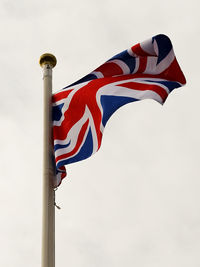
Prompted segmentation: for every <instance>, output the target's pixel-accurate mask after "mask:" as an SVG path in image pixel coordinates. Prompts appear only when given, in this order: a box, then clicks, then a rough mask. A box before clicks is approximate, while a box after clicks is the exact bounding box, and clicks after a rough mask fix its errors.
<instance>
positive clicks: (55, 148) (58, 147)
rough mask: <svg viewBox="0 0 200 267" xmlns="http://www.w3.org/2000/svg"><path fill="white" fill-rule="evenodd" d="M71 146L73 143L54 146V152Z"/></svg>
mask: <svg viewBox="0 0 200 267" xmlns="http://www.w3.org/2000/svg"><path fill="white" fill-rule="evenodd" d="M70 144H71V141H70V142H69V143H67V144H65V145H55V146H54V151H56V150H58V149H61V148H66V147H68V146H69V145H70Z"/></svg>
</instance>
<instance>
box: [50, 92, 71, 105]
mask: <svg viewBox="0 0 200 267" xmlns="http://www.w3.org/2000/svg"><path fill="white" fill-rule="evenodd" d="M72 90H73V89H71V90H67V91H64V90H63V91H61V92H58V93H56V94H55V95H53V96H52V101H53V103H55V102H57V101H59V100H62V99H63V98H67V97H68V95H69V94H70V93H71V91H72Z"/></svg>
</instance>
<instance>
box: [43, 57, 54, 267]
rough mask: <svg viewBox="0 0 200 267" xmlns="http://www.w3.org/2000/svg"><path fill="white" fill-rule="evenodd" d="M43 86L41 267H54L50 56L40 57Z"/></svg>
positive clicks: (51, 64) (52, 60) (51, 58)
mask: <svg viewBox="0 0 200 267" xmlns="http://www.w3.org/2000/svg"><path fill="white" fill-rule="evenodd" d="M39 63H40V66H41V67H42V68H43V85H44V94H43V95H44V97H43V98H44V99H43V101H44V111H43V112H44V114H43V122H44V130H43V218H42V264H41V266H42V267H55V205H54V203H55V191H54V187H53V178H54V175H55V166H54V160H53V143H52V104H51V103H52V68H53V67H55V65H56V58H55V57H54V56H53V55H51V54H44V55H42V56H41V57H40V61H39Z"/></svg>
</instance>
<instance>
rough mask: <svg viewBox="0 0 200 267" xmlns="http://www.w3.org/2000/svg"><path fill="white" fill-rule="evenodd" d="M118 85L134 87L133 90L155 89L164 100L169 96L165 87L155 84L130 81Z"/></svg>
mask: <svg viewBox="0 0 200 267" xmlns="http://www.w3.org/2000/svg"><path fill="white" fill-rule="evenodd" d="M118 86H122V87H126V88H129V89H133V90H138V91H147V90H148V91H153V92H155V93H157V94H158V95H159V96H160V97H161V98H162V100H163V101H165V99H166V98H167V96H168V94H167V92H166V91H165V89H163V88H162V87H161V86H159V85H155V84H145V83H137V82H128V83H123V84H120V85H118Z"/></svg>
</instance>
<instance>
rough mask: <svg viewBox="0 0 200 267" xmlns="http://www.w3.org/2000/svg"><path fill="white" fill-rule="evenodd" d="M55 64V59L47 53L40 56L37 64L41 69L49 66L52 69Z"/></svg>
mask: <svg viewBox="0 0 200 267" xmlns="http://www.w3.org/2000/svg"><path fill="white" fill-rule="evenodd" d="M56 63H57V59H56V57H55V56H54V55H52V54H49V53H45V54H43V55H41V57H40V60H39V64H40V66H41V67H43V65H46V64H49V65H51V66H52V68H54V67H55V65H56Z"/></svg>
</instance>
